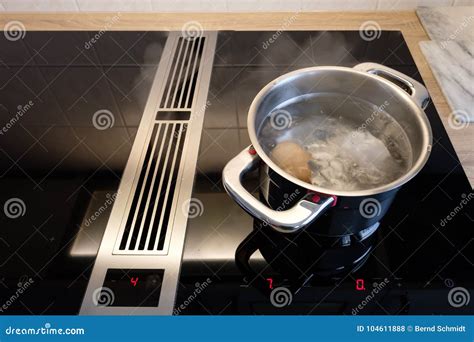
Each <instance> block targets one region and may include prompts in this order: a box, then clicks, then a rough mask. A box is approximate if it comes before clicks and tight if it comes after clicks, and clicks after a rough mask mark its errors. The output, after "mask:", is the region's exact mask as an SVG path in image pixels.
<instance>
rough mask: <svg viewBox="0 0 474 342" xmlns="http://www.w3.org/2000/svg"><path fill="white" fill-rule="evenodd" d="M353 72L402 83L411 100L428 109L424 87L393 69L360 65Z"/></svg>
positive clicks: (370, 64)
mask: <svg viewBox="0 0 474 342" xmlns="http://www.w3.org/2000/svg"><path fill="white" fill-rule="evenodd" d="M354 69H355V70H358V71H363V72H368V73H369V74H374V75H381V76H385V78H386V79H388V80H389V81H390V79H394V80H396V81H398V82H400V83H403V84H404V85H406V86H407V87H408V88H409V89H410V92H409V94H410V96H411V97H412V98H413V100H414V101H415V102H416V103H417V104H418V105H419V106H420V107H421V108H422V109H426V107H428V103H429V99H430V95H429V94H428V90H426V88H425V86H424V85H423V84H421V83H420V82H418V81H417V80H415V79H413V78H411V77H409V76H407V75H405V74H404V73H401V72H400V71H397V70H395V69H392V68H389V67H386V66H385V65H382V64H377V63H361V64H357V65H356V66H354Z"/></svg>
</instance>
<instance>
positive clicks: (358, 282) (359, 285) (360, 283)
mask: <svg viewBox="0 0 474 342" xmlns="http://www.w3.org/2000/svg"><path fill="white" fill-rule="evenodd" d="M356 290H357V291H364V290H365V285H364V279H357V280H356Z"/></svg>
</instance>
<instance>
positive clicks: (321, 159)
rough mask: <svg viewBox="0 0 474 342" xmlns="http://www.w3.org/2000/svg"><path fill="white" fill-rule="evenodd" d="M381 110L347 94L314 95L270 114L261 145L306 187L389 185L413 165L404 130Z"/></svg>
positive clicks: (386, 107)
mask: <svg viewBox="0 0 474 342" xmlns="http://www.w3.org/2000/svg"><path fill="white" fill-rule="evenodd" d="M387 111H390V103H389V101H386V102H385V103H384V104H383V105H382V106H380V107H377V106H375V105H373V104H371V103H369V102H367V101H365V100H362V99H359V98H356V97H349V98H348V97H347V96H346V95H342V94H333V93H331V94H328V93H325V94H321V93H320V94H310V95H303V96H300V97H297V98H294V99H292V100H290V101H287V102H285V103H283V104H282V105H280V106H279V107H278V108H276V109H275V110H273V111H272V113H269V115H268V116H267V118H266V119H265V120H264V122H263V123H262V125H261V127H260V129H259V133H258V136H259V142H260V144H261V145H262V147H263V148H264V149H265V152H266V153H267V154H268V155H269V156H270V158H272V160H273V161H274V162H275V163H276V164H277V165H279V166H280V167H282V168H283V169H285V170H286V171H287V172H288V173H290V174H292V175H293V176H295V177H298V178H300V179H302V180H304V181H306V182H310V183H312V184H314V185H317V186H321V187H324V188H328V189H334V190H365V189H371V188H375V187H378V186H382V185H384V184H388V183H390V182H392V181H394V180H396V179H397V178H399V177H400V176H402V175H403V174H404V173H406V172H407V171H408V169H409V168H410V167H411V165H412V151H411V145H410V142H409V140H408V137H407V135H406V133H405V131H404V130H403V128H402V127H401V126H400V125H399V124H398V123H397V122H396V121H395V119H394V118H393V117H392V116H390V115H389V114H388V113H387Z"/></svg>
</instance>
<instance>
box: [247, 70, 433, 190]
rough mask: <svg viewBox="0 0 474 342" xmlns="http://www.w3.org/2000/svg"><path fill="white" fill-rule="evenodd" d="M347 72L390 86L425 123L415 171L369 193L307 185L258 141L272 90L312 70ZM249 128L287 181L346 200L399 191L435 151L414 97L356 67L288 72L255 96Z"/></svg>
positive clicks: (252, 138) (268, 161) (267, 159)
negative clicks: (258, 124)
mask: <svg viewBox="0 0 474 342" xmlns="http://www.w3.org/2000/svg"><path fill="white" fill-rule="evenodd" d="M324 70H327V71H335V70H337V71H343V72H347V73H348V75H349V74H353V73H355V74H359V75H361V76H363V77H367V78H371V79H373V80H375V81H377V82H380V83H382V84H384V85H385V86H388V87H389V88H391V89H392V90H393V91H394V92H395V93H396V94H397V95H399V96H400V97H401V98H402V99H404V100H405V102H406V103H407V106H411V107H413V109H415V110H416V111H417V112H418V113H419V115H418V116H417V119H418V121H419V122H420V123H421V129H422V133H423V139H422V140H423V142H422V146H421V151H422V152H421V153H420V156H419V157H418V159H417V160H416V161H414V163H413V165H412V166H411V168H410V169H409V170H408V171H407V172H406V173H405V174H403V176H401V177H399V178H397V179H396V180H394V181H392V182H390V183H387V184H384V185H382V186H378V187H375V188H371V189H365V190H334V189H329V188H324V187H321V186H316V185H313V184H309V183H306V182H304V181H302V180H300V179H298V178H296V177H294V176H292V175H290V174H289V173H287V172H285V171H284V170H283V169H281V168H280V167H279V166H278V165H276V164H275V163H274V162H273V161H272V160H271V158H270V157H269V156H268V155H267V154H266V153H265V152H264V151H263V149H262V147H261V146H260V143H259V142H258V139H257V131H256V128H255V115H256V111H257V108H258V107H259V105H260V103H261V102H262V101H263V99H264V97H265V96H266V95H267V94H268V93H270V92H271V90H272V89H273V88H274V87H275V86H277V85H280V84H281V83H282V82H290V81H291V80H292V79H293V78H295V77H296V76H298V75H300V74H304V73H308V72H312V71H324ZM247 127H248V128H247V129H248V133H249V137H250V141H251V143H252V145H253V147H254V149H255V151H256V152H257V154H258V156H259V157H260V158H261V159H262V160H263V161H264V162H265V163H266V164H267V165H268V166H269V167H270V168H271V169H272V170H274V171H275V172H277V173H278V174H279V175H280V176H282V177H284V178H286V179H287V180H289V181H291V182H292V183H294V184H297V185H299V186H301V187H303V188H306V189H308V190H311V191H314V192H317V193H321V194H328V195H336V196H346V197H359V196H371V195H376V194H380V193H383V192H386V191H390V190H393V189H395V188H398V187H400V186H402V185H403V184H405V183H406V182H408V181H409V180H410V179H412V178H413V177H414V176H416V174H417V173H418V172H419V171H420V170H421V169H422V168H423V166H424V165H425V164H426V162H427V160H428V158H429V156H430V152H431V148H432V140H433V135H432V131H431V125H430V123H429V120H428V118H427V117H426V114H425V112H424V110H423V109H422V108H421V107H420V106H419V105H418V104H417V103H416V102H415V101H414V100H413V98H412V97H411V96H410V95H409V94H408V93H406V92H405V91H404V90H403V89H401V88H400V87H398V86H397V85H395V84H394V83H392V82H390V81H388V80H386V79H385V78H383V77H380V76H377V75H374V74H371V73H368V72H364V71H359V70H355V69H353V68H348V67H340V66H318V67H309V68H303V69H298V70H295V71H292V72H289V73H286V74H284V75H281V76H279V77H278V78H276V79H274V80H273V81H271V82H269V83H268V84H267V85H266V86H265V87H263V88H262V89H261V90H260V91H259V92H258V94H257V95H256V96H255V98H254V100H253V101H252V104H251V105H250V108H249V112H248V115H247Z"/></svg>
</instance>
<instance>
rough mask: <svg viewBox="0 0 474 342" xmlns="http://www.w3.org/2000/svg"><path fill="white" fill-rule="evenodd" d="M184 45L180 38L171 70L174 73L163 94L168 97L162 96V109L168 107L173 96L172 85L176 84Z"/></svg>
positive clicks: (171, 74)
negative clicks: (175, 80)
mask: <svg viewBox="0 0 474 342" xmlns="http://www.w3.org/2000/svg"><path fill="white" fill-rule="evenodd" d="M183 45H184V44H183V39H181V38H179V39H178V44H177V48H176V52H175V56H174V58H173V64H172V67H171V70H173V71H172V72H170V73H169V75H168V80H167V82H166V87H165V91H164V93H163V94H166V96H162V99H161V105H160V107H161V108H166V107H167V103H168V99H169V98H170V94H171V85H172V84H173V82H174V78H175V74H176V70H177V68H178V65H179V61H180V56H181V52H182V51H183Z"/></svg>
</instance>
